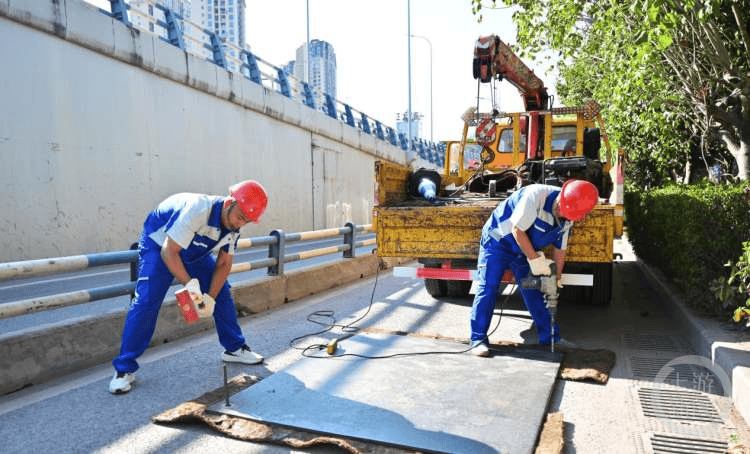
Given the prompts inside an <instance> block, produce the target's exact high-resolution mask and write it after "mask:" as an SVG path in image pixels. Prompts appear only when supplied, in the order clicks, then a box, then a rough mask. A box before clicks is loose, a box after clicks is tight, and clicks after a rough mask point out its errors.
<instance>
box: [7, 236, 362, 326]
mask: <svg viewBox="0 0 750 454" xmlns="http://www.w3.org/2000/svg"><path fill="white" fill-rule="evenodd" d="M371 231H372V224H365V225H354V224H353V223H351V222H349V223H347V224H346V226H344V227H340V228H332V229H325V230H311V231H307V232H299V233H287V234H285V233H284V232H283V230H278V229H277V230H273V231H272V232H271V234H270V235H268V236H260V237H253V238H246V239H240V240H239V241H238V242H237V249H249V248H253V247H261V246H268V258H264V259H258V260H252V261H249V262H241V263H234V264H233V265H232V269H231V271H230V274H233V273H240V272H245V271H251V270H256V269H261V268H267V269H268V274H269V275H271V276H279V275H282V274H283V273H284V264H285V263H290V262H296V261H299V260H307V259H311V258H315V257H321V256H324V255H330V254H336V253H339V252H342V253H343V254H342V256H343V257H345V258H352V257H354V256H355V251H356V249H357V248H359V247H362V246H369V245H373V244H375V239H374V238H372V239H367V240H362V241H359V240H358V239H357V234H358V233H361V232H371ZM337 236H343V242H342V244H341V245H338V246H330V247H325V248H318V249H311V250H308V251H303V252H298V253H295V254H289V255H287V254H286V245H287V244H289V243H293V242H298V241H299V242H304V241H313V240H319V239H325V238H334V237H337ZM135 246H136V247H137V243H135ZM137 262H138V251H137V250H135V248H131V250H128V251H116V252H104V253H100V254H88V255H74V256H68V257H57V258H48V259H38V260H26V261H18V262H7V263H0V281H7V280H10V279H18V278H26V277H36V276H44V275H49V274H56V273H63V272H71V271H81V270H85V269H88V268H93V267H98V266H106V265H117V264H124V263H130V264H131V281H130V282H127V283H123V284H116V285H111V286H108V287H98V288H92V289H87V290H78V291H74V292H68V293H60V294H55V295H49V296H43V297H39V298H30V299H25V300H19V301H12V302H9V303H4V304H0V319H4V318H10V317H16V316H19V315H27V314H31V313H36V312H42V311H48V310H52V309H58V308H61V307H67V306H74V305H77V304H84V303H90V302H92V301H98V300H103V299H107V298H114V297H117V296H123V295H128V294H130V295H132V294H133V292H134V291H135V280H136V278H137V276H136V274H135V266H136V264H137Z"/></svg>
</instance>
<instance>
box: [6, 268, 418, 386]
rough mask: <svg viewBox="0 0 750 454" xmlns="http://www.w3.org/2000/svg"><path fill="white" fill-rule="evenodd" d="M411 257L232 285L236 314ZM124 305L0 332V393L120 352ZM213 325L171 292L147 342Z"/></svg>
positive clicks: (276, 303)
mask: <svg viewBox="0 0 750 454" xmlns="http://www.w3.org/2000/svg"><path fill="white" fill-rule="evenodd" d="M411 260H412V259H388V258H383V259H381V258H378V257H377V256H376V255H367V256H360V257H354V258H347V259H339V260H338V261H336V262H334V263H332V264H330V263H329V264H325V265H317V266H310V267H307V268H301V269H298V270H295V271H292V272H289V273H287V274H284V275H281V276H269V277H264V278H261V279H257V280H252V281H246V282H240V283H236V284H234V285H232V297H233V298H234V301H235V305H236V306H237V310H238V313H239V316H240V317H245V316H249V315H253V314H259V313H261V312H264V311H267V310H269V309H272V308H274V307H278V306H281V305H282V304H286V303H289V302H291V301H294V300H298V299H300V298H304V297H306V296H310V295H314V294H316V293H320V292H323V291H326V290H330V289H333V288H336V287H339V286H342V285H346V284H349V283H351V282H353V281H356V280H359V279H363V278H365V277H369V276H372V275H374V274H375V272H376V271H377V269H378V268H380V269H387V268H391V267H393V266H394V265H398V264H401V263H406V262H409V261H411ZM126 313H127V311H126V310H118V311H113V312H109V313H107V314H103V315H97V316H90V317H81V318H77V319H72V320H65V321H62V322H58V323H54V324H49V325H44V326H41V327H35V328H30V329H27V330H23V331H16V332H12V333H8V334H2V335H0V395H3V394H8V393H11V392H14V391H18V390H20V389H23V388H26V387H29V386H32V385H35V384H39V383H43V382H45V381H47V380H50V379H52V378H55V377H59V376H61V375H65V374H70V373H73V372H75V371H78V370H81V369H84V368H87V367H91V366H94V365H97V364H102V363H107V362H109V361H111V360H112V359H113V358H114V357H115V356H117V354H118V352H119V351H120V340H121V336H122V327H123V325H124V323H125V314H126ZM213 328H214V322H213V320H212V319H205V320H201V321H199V322H197V323H195V324H193V325H187V324H186V323H185V322H184V320H183V319H182V316H181V315H180V312H179V310H178V309H177V304H176V300H175V298H174V297H171V298H168V299H165V300H164V303H163V304H162V306H161V309H160V311H159V318H158V321H157V323H156V330H155V332H154V336H153V338H152V339H151V343H150V344H149V346H153V345H156V344H163V343H167V342H172V341H174V340H177V339H180V338H182V337H185V336H189V335H192V334H196V333H201V332H204V331H210V330H213Z"/></svg>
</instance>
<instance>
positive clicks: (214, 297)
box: [109, 180, 268, 394]
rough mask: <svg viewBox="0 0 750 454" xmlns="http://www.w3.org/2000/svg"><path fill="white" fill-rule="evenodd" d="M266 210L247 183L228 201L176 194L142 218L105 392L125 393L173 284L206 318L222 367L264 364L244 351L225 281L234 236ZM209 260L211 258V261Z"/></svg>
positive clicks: (256, 187) (258, 189)
mask: <svg viewBox="0 0 750 454" xmlns="http://www.w3.org/2000/svg"><path fill="white" fill-rule="evenodd" d="M267 204H268V196H267V194H266V192H265V190H264V189H263V187H262V186H261V185H260V184H259V183H257V182H255V181H252V180H247V181H243V182H241V183H237V184H235V185H233V186H232V187H230V188H229V196H228V197H224V196H212V195H204V194H192V193H181V194H175V195H173V196H170V197H168V198H167V199H166V200H164V201H163V202H161V203H160V204H159V205H158V206H157V207H156V209H155V210H153V211H152V212H151V213H149V214H148V216H147V218H146V221H145V222H144V225H143V231H142V233H141V238H140V241H139V243H138V280H137V282H136V287H135V297H134V298H133V300H132V301H131V304H130V309H129V310H128V314H127V316H126V318H125V326H124V328H123V332H122V345H121V347H120V355H119V356H118V357H117V358H115V359H114V360H113V361H112V364H113V365H114V368H115V374H114V377H113V378H112V380H111V382H110V385H109V391H110V392H111V393H112V394H122V393H126V392H128V391H130V389H131V386H132V383H133V382H134V380H135V374H134V372H135V371H136V370H137V369H138V363H137V361H136V360H137V358H138V357H139V356H141V355H142V354H143V352H144V351H145V350H146V348H147V347H148V344H149V342H150V341H151V337H152V336H153V334H154V328H155V327H156V319H157V316H158V314H159V309H160V308H161V304H162V302H163V301H164V297H165V296H166V293H167V291H168V289H169V287H170V286H171V285H172V282H173V280H177V281H178V282H179V283H180V284H182V286H184V287H183V288H184V289H186V290H187V291H188V292H189V294H190V297H191V298H192V299H193V301H195V302H202V303H203V305H202V307H204V308H205V309H204V311H203V313H202V314H201V315H202V316H204V317H207V316H211V315H213V319H214V321H215V324H216V332H217V333H218V336H219V343H220V344H221V345H222V346H223V347H224V349H225V351H224V353H223V354H222V356H221V358H222V359H223V360H224V361H227V362H237V363H244V364H258V363H260V362H262V361H263V357H262V356H261V355H259V354H257V353H255V352H253V351H251V350H250V348H249V347H248V346H247V344H246V343H245V337H244V336H243V335H242V330H241V329H240V326H239V324H238V322H237V310H236V308H235V305H234V301H233V300H232V296H231V294H230V290H229V287H230V286H229V283H228V282H227V277H228V276H229V271H230V270H231V268H232V261H233V257H234V253H235V248H236V246H237V240H238V239H239V235H240V233H239V229H240V228H241V227H243V226H244V225H245V224H247V223H248V222H253V223H258V222H259V220H260V217H261V215H262V214H263V212H264V211H265V209H266V206H267ZM213 253H216V258H214V256H213Z"/></svg>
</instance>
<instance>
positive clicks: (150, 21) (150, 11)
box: [129, 0, 200, 33]
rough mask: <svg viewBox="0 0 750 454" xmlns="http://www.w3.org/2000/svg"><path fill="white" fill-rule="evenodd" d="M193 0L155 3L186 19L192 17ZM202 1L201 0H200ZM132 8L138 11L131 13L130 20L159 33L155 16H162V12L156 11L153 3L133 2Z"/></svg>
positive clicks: (166, 0)
mask: <svg viewBox="0 0 750 454" xmlns="http://www.w3.org/2000/svg"><path fill="white" fill-rule="evenodd" d="M192 1H193V0H155V1H154V3H157V4H159V5H162V6H164V7H167V8H169V9H171V10H172V11H174V12H175V13H177V14H179V15H180V16H181V17H184V18H185V19H191V17H190V14H191V12H192V11H191V10H192V7H191V3H192ZM198 1H200V0H198ZM130 6H131V9H134V10H135V11H136V12H131V13H130V15H129V16H130V21H131V22H132V23H133V25H135V26H136V27H140V28H143V29H146V30H149V31H151V32H154V33H158V32H159V30H158V26H155V18H157V17H161V13H157V12H156V11H154V10H155V9H156V8H154V6H153V5H151V4H150V3H147V2H131V3H130Z"/></svg>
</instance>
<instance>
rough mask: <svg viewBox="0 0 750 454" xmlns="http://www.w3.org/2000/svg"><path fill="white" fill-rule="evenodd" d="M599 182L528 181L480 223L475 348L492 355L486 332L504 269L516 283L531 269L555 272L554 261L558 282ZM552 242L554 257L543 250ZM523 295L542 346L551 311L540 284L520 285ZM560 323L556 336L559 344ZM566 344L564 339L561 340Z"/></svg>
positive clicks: (595, 198) (473, 330)
mask: <svg viewBox="0 0 750 454" xmlns="http://www.w3.org/2000/svg"><path fill="white" fill-rule="evenodd" d="M598 200H599V194H598V191H597V189H596V186H594V185H593V184H591V183H589V182H588V181H583V180H568V181H566V182H565V183H564V184H563V186H562V188H559V187H556V186H550V185H544V184H532V185H529V186H524V187H523V188H521V189H520V190H518V191H516V192H514V193H513V194H512V195H511V196H510V197H508V198H507V199H505V200H504V201H503V202H502V203H500V205H498V207H497V208H495V210H494V211H493V212H492V215H491V216H490V218H489V219H488V220H487V222H486V223H485V225H484V227H483V228H482V237H481V240H480V247H479V259H478V263H477V273H478V276H479V277H478V281H477V291H476V295H475V297H474V304H473V306H472V309H471V345H472V347H473V348H472V350H471V351H472V353H474V354H476V355H478V356H489V340H488V338H487V331H488V330H489V327H490V321H491V320H492V314H493V312H494V309H495V299H496V298H497V292H498V289H499V286H500V284H501V280H502V277H503V274H504V273H505V270H506V269H508V268H510V270H511V271H512V272H513V275H514V276H515V280H516V282H517V283H520V282H521V280H522V279H523V278H525V277H526V276H527V275H528V274H529V271H531V273H532V274H534V275H551V274H552V270H551V267H550V263H552V262H553V261H554V263H555V265H556V274H557V282H558V285H559V282H560V276H561V274H562V269H563V265H564V262H565V249H566V248H567V243H568V235H569V233H570V228H571V226H572V225H573V222H575V221H580V220H582V219H583V218H584V217H585V216H586V214H588V213H589V212H590V211H591V210H592V209H593V208H594V206H595V205H596V203H597V202H598ZM549 245H552V246H553V260H549V259H547V258H546V257H545V256H544V254H543V253H542V252H541V250H542V249H544V248H545V247H547V246H549ZM519 290H520V293H521V297H522V298H523V302H524V304H525V305H526V308H527V309H528V311H529V313H530V314H531V318H532V319H533V320H534V324H535V325H536V330H537V337H538V340H539V343H540V344H542V345H549V344H550V343H551V342H552V340H553V339H552V327H551V326H550V323H551V322H550V313H549V310H548V309H547V307H546V306H545V302H544V295H543V294H542V292H541V291H540V290H537V289H524V288H520V287H519ZM558 331H559V327H558V326H555V331H554V341H555V343H556V344H558V343H560V334H559V332H558ZM562 344H563V345H561V346H563V347H564V346H565V344H566V342H563V343H562Z"/></svg>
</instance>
